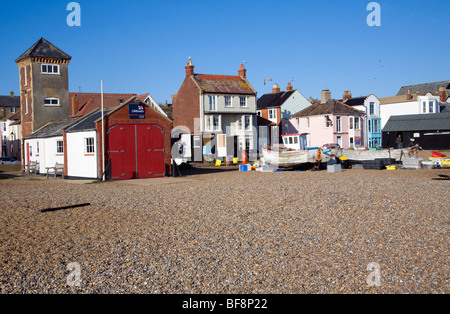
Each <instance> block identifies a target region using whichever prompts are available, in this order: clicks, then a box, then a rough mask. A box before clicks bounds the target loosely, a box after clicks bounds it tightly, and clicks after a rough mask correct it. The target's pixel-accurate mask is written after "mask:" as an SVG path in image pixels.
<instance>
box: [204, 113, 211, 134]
mask: <svg viewBox="0 0 450 314" xmlns="http://www.w3.org/2000/svg"><path fill="white" fill-rule="evenodd" d="M205 130H206V131H211V120H210V119H209V116H205Z"/></svg>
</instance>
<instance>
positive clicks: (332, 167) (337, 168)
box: [327, 164, 342, 173]
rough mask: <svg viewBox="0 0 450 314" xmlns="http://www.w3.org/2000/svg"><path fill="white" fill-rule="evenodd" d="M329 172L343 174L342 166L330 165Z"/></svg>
mask: <svg viewBox="0 0 450 314" xmlns="http://www.w3.org/2000/svg"><path fill="white" fill-rule="evenodd" d="M327 172H328V173H336V172H342V166H341V165H340V164H339V165H328V166H327Z"/></svg>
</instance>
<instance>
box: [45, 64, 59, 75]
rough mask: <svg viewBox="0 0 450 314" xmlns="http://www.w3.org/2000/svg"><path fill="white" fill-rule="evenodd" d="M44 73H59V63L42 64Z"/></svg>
mask: <svg viewBox="0 0 450 314" xmlns="http://www.w3.org/2000/svg"><path fill="white" fill-rule="evenodd" d="M41 73H42V74H59V65H54V64H41Z"/></svg>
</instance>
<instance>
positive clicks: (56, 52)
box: [16, 38, 72, 62]
mask: <svg viewBox="0 0 450 314" xmlns="http://www.w3.org/2000/svg"><path fill="white" fill-rule="evenodd" d="M29 57H40V58H52V59H66V60H67V59H69V60H70V59H72V57H71V56H69V55H68V54H67V53H65V52H64V51H62V50H61V49H59V48H58V47H56V46H55V45H53V44H52V43H50V42H49V41H48V40H47V39H45V38H41V39H39V40H38V41H37V42H36V43H35V44H34V45H33V46H31V47H30V48H29V49H28V50H27V51H25V53H23V54H22V55H21V56H20V57H19V58H17V59H16V62H19V61H20V60H23V59H26V58H29Z"/></svg>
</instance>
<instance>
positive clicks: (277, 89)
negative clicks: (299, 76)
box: [272, 83, 281, 93]
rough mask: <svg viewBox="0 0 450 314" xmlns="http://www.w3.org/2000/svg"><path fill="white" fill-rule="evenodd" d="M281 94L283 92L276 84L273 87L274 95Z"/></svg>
mask: <svg viewBox="0 0 450 314" xmlns="http://www.w3.org/2000/svg"><path fill="white" fill-rule="evenodd" d="M279 92H281V89H280V86H279V85H278V84H276V83H275V84H274V85H273V87H272V93H279Z"/></svg>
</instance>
